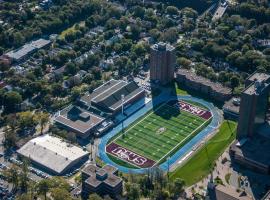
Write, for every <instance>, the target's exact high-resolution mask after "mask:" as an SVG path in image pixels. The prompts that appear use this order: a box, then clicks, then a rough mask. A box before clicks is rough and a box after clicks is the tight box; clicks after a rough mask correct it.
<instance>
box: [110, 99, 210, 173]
mask: <svg viewBox="0 0 270 200" xmlns="http://www.w3.org/2000/svg"><path fill="white" fill-rule="evenodd" d="M211 118H212V115H211V112H209V111H208V110H206V109H205V108H203V107H198V106H195V105H193V104H191V103H189V102H184V101H170V102H167V103H164V104H162V105H161V106H159V107H157V108H156V109H155V110H153V111H152V112H150V113H149V114H147V115H146V116H144V117H143V118H142V119H140V120H139V121H137V122H136V123H134V124H133V125H131V126H130V127H128V128H127V129H126V130H124V132H123V133H120V134H119V135H118V137H117V138H115V139H114V140H113V141H111V142H110V143H109V144H108V145H107V147H106V152H107V153H109V154H110V155H112V156H115V157H117V158H118V159H121V160H123V161H125V162H127V163H129V164H131V165H135V166H136V167H140V168H146V167H152V166H154V165H156V164H158V163H160V162H161V161H164V159H165V158H166V157H168V156H169V155H171V153H173V152H174V151H175V150H177V149H179V148H180V147H181V146H182V145H183V144H185V142H187V141H188V140H190V139H191V138H192V137H194V136H195V135H196V134H197V133H198V132H199V131H200V130H201V129H202V128H204V125H206V124H207V122H209V121H210V120H211Z"/></svg>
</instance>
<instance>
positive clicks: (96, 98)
mask: <svg viewBox="0 0 270 200" xmlns="http://www.w3.org/2000/svg"><path fill="white" fill-rule="evenodd" d="M122 96H123V97H124V99H122ZM144 98H145V91H144V89H142V88H140V87H139V86H138V85H137V84H136V83H135V82H134V81H132V82H126V81H123V80H114V79H112V80H110V81H108V82H106V83H104V84H103V85H101V86H100V87H98V88H96V89H95V90H94V91H93V92H92V93H88V94H86V95H84V96H83V97H81V98H80V100H79V101H80V103H81V104H82V105H83V106H84V107H86V108H87V109H89V108H94V109H96V110H99V111H102V112H103V113H107V114H109V115H116V114H118V113H120V112H121V110H122V103H123V104H124V107H125V108H127V107H129V106H131V105H132V104H133V103H135V102H137V101H139V100H141V99H144ZM122 101H123V102H122Z"/></svg>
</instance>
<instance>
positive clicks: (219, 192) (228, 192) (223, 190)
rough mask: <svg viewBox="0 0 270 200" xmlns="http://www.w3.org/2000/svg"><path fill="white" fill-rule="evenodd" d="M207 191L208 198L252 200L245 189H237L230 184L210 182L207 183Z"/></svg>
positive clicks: (217, 199)
mask: <svg viewBox="0 0 270 200" xmlns="http://www.w3.org/2000/svg"><path fill="white" fill-rule="evenodd" d="M208 193H209V199H210V200H253V199H254V198H252V197H251V196H250V195H248V194H247V193H246V192H245V191H242V190H239V192H237V190H236V188H233V187H232V186H224V185H214V184H212V183H210V184H209V185H208Z"/></svg>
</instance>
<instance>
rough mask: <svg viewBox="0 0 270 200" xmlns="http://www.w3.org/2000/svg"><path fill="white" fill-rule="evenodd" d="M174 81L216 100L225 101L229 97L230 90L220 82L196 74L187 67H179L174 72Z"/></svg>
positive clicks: (230, 94)
mask: <svg viewBox="0 0 270 200" xmlns="http://www.w3.org/2000/svg"><path fill="white" fill-rule="evenodd" d="M176 81H177V82H178V83H179V84H182V85H183V86H185V87H187V88H189V89H191V90H193V91H196V92H200V93H201V94H204V95H206V96H208V97H210V98H213V99H214V100H216V101H226V100H228V99H230V98H231V96H232V90H231V89H230V88H227V87H225V86H223V85H221V84H220V83H216V82H212V81H211V80H209V79H207V78H204V77H201V76H198V75H197V74H195V73H194V72H192V71H190V70H187V69H179V70H178V71H177V72H176Z"/></svg>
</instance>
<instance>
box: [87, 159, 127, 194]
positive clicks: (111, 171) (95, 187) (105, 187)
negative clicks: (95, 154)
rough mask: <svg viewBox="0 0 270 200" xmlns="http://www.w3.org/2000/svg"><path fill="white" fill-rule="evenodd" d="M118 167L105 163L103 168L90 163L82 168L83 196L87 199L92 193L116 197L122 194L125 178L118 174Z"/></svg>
mask: <svg viewBox="0 0 270 200" xmlns="http://www.w3.org/2000/svg"><path fill="white" fill-rule="evenodd" d="M117 175H118V169H117V168H115V167H113V166H111V165H105V166H103V167H102V168H100V167H98V166H96V165H94V164H89V165H87V166H86V167H85V168H84V169H83V170H82V198H83V199H87V198H88V196H89V195H90V194H92V193H97V194H99V195H100V196H104V195H109V196H110V197H112V198H116V197H117V196H118V195H121V194H122V190H123V180H122V179H121V178H120V177H118V176H117Z"/></svg>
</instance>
